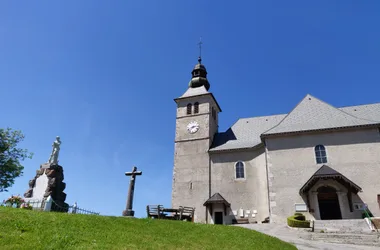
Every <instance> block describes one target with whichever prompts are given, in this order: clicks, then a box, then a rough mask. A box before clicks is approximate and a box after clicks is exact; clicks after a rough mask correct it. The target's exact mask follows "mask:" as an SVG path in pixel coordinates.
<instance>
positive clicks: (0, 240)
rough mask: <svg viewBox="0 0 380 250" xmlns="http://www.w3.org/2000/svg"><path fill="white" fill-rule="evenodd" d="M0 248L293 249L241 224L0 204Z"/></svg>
mask: <svg viewBox="0 0 380 250" xmlns="http://www.w3.org/2000/svg"><path fill="white" fill-rule="evenodd" d="M0 249H260V250H264V249H281V250H286V249H296V248H295V247H294V246H292V245H290V244H288V243H285V242H283V241H280V240H279V239H277V238H273V237H270V236H266V235H264V234H261V233H259V232H256V231H253V230H248V229H244V228H240V227H232V226H221V225H202V224H195V223H190V222H181V221H164V220H152V219H128V218H124V217H111V216H97V215H80V214H62V213H54V212H36V211H29V210H24V209H15V208H6V207H0Z"/></svg>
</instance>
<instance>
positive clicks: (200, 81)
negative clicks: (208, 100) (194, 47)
mask: <svg viewBox="0 0 380 250" xmlns="http://www.w3.org/2000/svg"><path fill="white" fill-rule="evenodd" d="M198 45H199V57H198V64H196V65H195V66H194V69H193V71H191V76H192V77H191V80H190V82H189V87H190V88H198V87H201V86H205V88H206V89H207V90H209V88H210V83H209V82H208V80H207V70H206V67H205V66H204V65H203V64H202V55H201V51H202V47H201V46H202V41H200V42H199V44H198Z"/></svg>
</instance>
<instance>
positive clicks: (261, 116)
mask: <svg viewBox="0 0 380 250" xmlns="http://www.w3.org/2000/svg"><path fill="white" fill-rule="evenodd" d="M280 115H287V114H275V115H260V116H252V117H242V118H239V119H238V120H243V119H253V118H263V117H271V116H280Z"/></svg>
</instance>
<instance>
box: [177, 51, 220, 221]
mask: <svg viewBox="0 0 380 250" xmlns="http://www.w3.org/2000/svg"><path fill="white" fill-rule="evenodd" d="M191 75H192V78H191V80H190V82H189V86H188V89H187V90H186V92H185V93H184V94H183V95H182V96H180V97H178V98H176V99H174V101H175V102H176V104H177V114H176V131H175V143H174V144H175V147H174V168H173V185H172V206H173V207H179V206H188V207H195V214H194V221H195V222H205V220H206V218H205V214H206V212H205V207H204V206H203V203H204V202H205V201H206V200H207V199H208V198H209V197H210V195H211V194H210V176H209V175H210V164H211V163H210V157H209V153H208V150H209V148H210V146H211V144H212V141H213V138H214V135H215V134H216V133H217V132H218V114H219V112H221V109H220V107H219V105H218V103H217V101H216V99H215V98H214V95H213V94H212V93H211V92H209V89H210V83H209V81H208V79H207V70H206V67H205V66H204V65H203V64H202V59H201V57H199V58H198V63H197V64H196V65H195V66H194V69H193V70H192V72H191Z"/></svg>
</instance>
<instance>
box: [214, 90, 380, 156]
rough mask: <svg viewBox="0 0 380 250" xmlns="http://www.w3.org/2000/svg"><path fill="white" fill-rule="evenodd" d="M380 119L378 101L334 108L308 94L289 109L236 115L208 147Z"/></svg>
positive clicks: (220, 147) (238, 146)
mask: <svg viewBox="0 0 380 250" xmlns="http://www.w3.org/2000/svg"><path fill="white" fill-rule="evenodd" d="M379 123H380V103H376V104H368V105H359V106H350V107H343V108H335V107H333V106H331V105H330V104H327V103H325V102H323V101H321V100H319V99H317V98H315V97H313V96H311V95H306V97H305V98H303V100H302V101H301V102H300V103H299V104H298V105H297V106H296V107H295V108H294V109H293V110H292V111H291V112H290V113H289V114H281V115H272V116H262V117H253V118H242V119H239V120H238V121H237V122H236V123H235V124H234V125H233V126H232V127H231V128H229V129H228V130H227V131H226V132H223V133H218V134H216V135H215V137H214V141H213V145H212V146H211V148H210V151H221V150H232V149H242V148H253V147H255V146H258V145H261V143H262V141H261V138H260V136H261V135H264V136H265V135H272V134H281V133H292V132H300V131H309V130H321V129H333V128H340V127H352V126H362V125H371V124H379Z"/></svg>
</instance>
